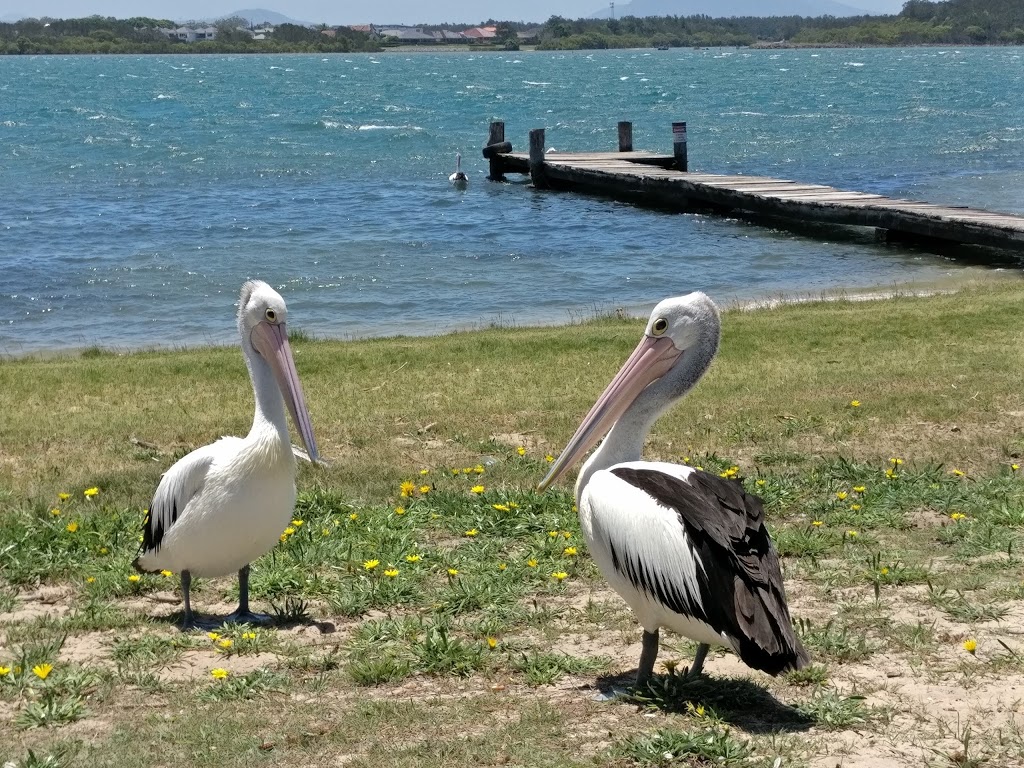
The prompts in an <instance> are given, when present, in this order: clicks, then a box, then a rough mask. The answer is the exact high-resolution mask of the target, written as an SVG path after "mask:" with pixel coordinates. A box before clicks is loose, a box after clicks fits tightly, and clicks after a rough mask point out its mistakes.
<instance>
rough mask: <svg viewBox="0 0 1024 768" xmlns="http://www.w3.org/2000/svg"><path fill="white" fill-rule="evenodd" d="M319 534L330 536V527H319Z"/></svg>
mask: <svg viewBox="0 0 1024 768" xmlns="http://www.w3.org/2000/svg"><path fill="white" fill-rule="evenodd" d="M320 535H321V536H330V535H331V529H330V528H321V529H320Z"/></svg>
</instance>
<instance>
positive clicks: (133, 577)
mask: <svg viewBox="0 0 1024 768" xmlns="http://www.w3.org/2000/svg"><path fill="white" fill-rule="evenodd" d="M141 578H142V577H141V576H139V574H137V573H133V574H132V575H131V576H129V577H128V581H130V582H132V583H133V584H134V583H135V582H136V581H139V580H140V579H141Z"/></svg>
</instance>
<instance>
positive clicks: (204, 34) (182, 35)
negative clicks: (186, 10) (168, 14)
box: [156, 27, 217, 43]
mask: <svg viewBox="0 0 1024 768" xmlns="http://www.w3.org/2000/svg"><path fill="white" fill-rule="evenodd" d="M156 31H157V32H159V33H160V34H162V35H164V36H165V37H167V39H168V40H179V41H180V42H183V43H195V42H198V41H201V40H216V39H217V28H216V27H198V28H196V27H177V28H175V29H169V28H167V27H157V30H156Z"/></svg>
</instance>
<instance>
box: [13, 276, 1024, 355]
mask: <svg viewBox="0 0 1024 768" xmlns="http://www.w3.org/2000/svg"><path fill="white" fill-rule="evenodd" d="M965 272H967V270H961V271H959V272H957V273H955V274H951V275H949V276H948V277H947V278H945V279H937V280H928V281H908V282H905V283H891V284H887V285H875V286H870V285H868V286H860V287H850V286H838V287H833V288H826V289H822V290H817V291H813V290H806V289H793V290H791V291H779V292H774V291H773V292H765V293H762V294H760V295H756V296H737V295H732V296H719V297H717V298H715V303H716V304H718V306H719V308H720V309H721V310H722V311H723V312H734V311H735V312H754V311H758V310H770V309H775V308H778V307H784V306H790V305H794V304H811V303H815V302H835V303H839V302H844V301H850V302H865V301H884V300H888V299H895V298H901V297H905V298H928V297H931V296H947V295H950V294H954V293H958V292H960V291H964V290H969V289H972V288H978V287H982V286H985V285H990V284H991V285H1005V284H1009V283H1011V282H1022V283H1024V272H1022V271H1018V270H1008V269H1004V268H998V269H996V270H986V271H982V272H978V273H976V272H974V271H971V272H969V273H967V274H964V273H965ZM694 290H700V288H699V287H697V286H695V287H694ZM661 298H664V297H659V298H655V299H652V300H651V301H650V302H648V303H644V304H629V305H622V306H613V305H611V304H609V305H606V306H604V307H601V306H591V307H589V308H587V309H568V308H567V309H563V310H562V312H561V314H562V315H563V316H564V317H563V318H562V319H556V318H553V317H551V318H548V319H544V318H537V319H535V320H532V321H528V322H517V321H516V320H515V319H511V318H510V319H509V320H507V321H505V320H504V319H503V318H502V317H500V316H499V317H496V318H491V319H485V318H481V319H479V320H477V321H475V322H470V323H464V324H460V325H457V326H454V327H448V328H443V329H440V328H436V327H435V328H434V329H428V328H425V327H424V328H422V329H416V330H411V331H408V332H405V333H400V334H381V335H369V334H367V335H359V334H350V335H347V336H331V335H319V334H317V333H315V332H310V331H308V330H307V329H306V328H305V327H302V326H299V327H297V328H296V329H295V330H296V331H298V333H299V335H300V337H302V338H305V339H308V340H310V341H315V342H338V343H350V342H364V341H373V340H385V339H400V338H431V337H444V336H453V335H456V334H465V333H478V332H482V331H488V330H510V331H516V330H526V329H531V328H558V327H572V326H575V325H583V324H585V323H590V322H594V321H597V320H601V319H602V318H609V317H616V318H620V319H626V318H630V319H642V318H643V317H646V316H647V315H648V314H649V313H650V311H651V309H652V308H653V307H654V305H655V304H657V302H658V301H660V300H661ZM713 298H714V297H713ZM235 346H237V342H236V341H235V340H233V339H231V340H225V341H224V342H223V343H221V342H217V341H212V340H211V341H208V342H200V343H197V344H188V345H174V344H160V343H156V344H149V345H139V346H122V345H118V344H110V345H105V344H102V343H93V344H72V345H68V346H61V347H42V348H38V349H31V350H26V351H24V352H14V353H12V352H7V351H0V364H2V363H5V362H17V361H22V360H51V359H60V358H75V357H83V356H87V355H90V354H99V355H113V356H117V357H127V356H129V355H133V354H151V353H171V352H188V351H190V350H208V349H225V348H231V347H235Z"/></svg>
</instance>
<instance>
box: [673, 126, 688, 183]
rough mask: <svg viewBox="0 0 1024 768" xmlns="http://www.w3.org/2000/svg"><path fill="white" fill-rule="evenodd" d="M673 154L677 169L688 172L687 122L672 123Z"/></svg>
mask: <svg viewBox="0 0 1024 768" xmlns="http://www.w3.org/2000/svg"><path fill="white" fill-rule="evenodd" d="M672 154H673V155H675V158H676V169H677V170H680V171H684V172H685V171H688V170H689V167H688V163H687V159H686V121H685V120H684V121H682V122H678V123H672Z"/></svg>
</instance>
